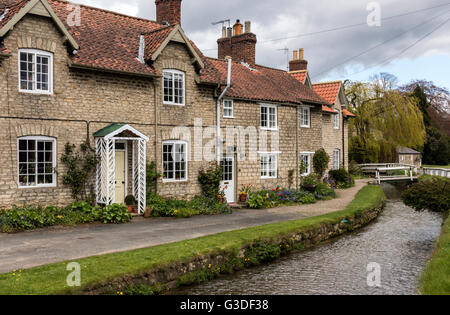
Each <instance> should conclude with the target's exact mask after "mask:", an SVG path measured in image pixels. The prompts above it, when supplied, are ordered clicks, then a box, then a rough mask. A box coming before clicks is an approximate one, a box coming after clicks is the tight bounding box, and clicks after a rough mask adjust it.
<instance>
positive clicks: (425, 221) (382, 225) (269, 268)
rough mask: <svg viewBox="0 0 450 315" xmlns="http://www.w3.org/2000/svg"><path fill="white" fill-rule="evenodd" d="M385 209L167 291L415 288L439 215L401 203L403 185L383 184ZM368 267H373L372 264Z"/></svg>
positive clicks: (410, 291) (391, 290) (335, 292)
mask: <svg viewBox="0 0 450 315" xmlns="http://www.w3.org/2000/svg"><path fill="white" fill-rule="evenodd" d="M383 189H384V191H385V194H386V196H387V197H388V202H387V206H386V208H385V211H384V212H383V213H382V214H381V215H380V217H379V218H378V219H377V220H376V221H375V222H373V223H372V224H370V225H369V226H367V227H365V228H363V229H361V230H359V231H357V232H354V233H352V234H348V235H345V236H342V237H340V238H337V239H335V240H333V241H328V242H325V243H324V244H322V245H320V246H318V247H315V248H313V249H310V250H307V251H304V252H297V253H293V254H291V255H289V256H286V257H284V258H281V259H279V260H277V261H275V262H273V263H271V264H267V265H264V266H260V267H256V268H253V269H247V270H244V271H240V272H237V273H235V274H233V275H230V276H223V277H220V278H218V279H216V280H212V281H210V282H207V283H204V284H200V285H197V286H192V287H182V288H180V289H178V290H176V291H174V292H171V294H187V295H230V294H231V295H303V294H309V295H317V294H322V295H340V294H352V295H353V294H355V295H360V294H371V295H372V294H388V295H391V294H396V295H412V294H417V293H418V292H417V287H418V279H419V276H420V274H421V272H422V270H423V269H424V267H425V264H426V262H427V261H428V259H429V258H430V255H431V252H432V250H433V248H434V243H435V241H436V239H437V238H438V236H439V233H440V230H441V224H442V220H443V217H442V216H441V215H440V214H436V213H431V212H428V211H425V212H416V211H414V210H413V209H412V208H410V207H407V206H405V205H404V204H403V202H402V201H401V199H400V193H401V189H400V188H398V187H396V186H394V185H391V184H383ZM370 263H376V264H375V265H371V266H372V267H373V266H379V267H380V269H379V271H380V273H379V276H380V278H379V279H380V281H379V284H380V286H379V287H378V286H375V287H374V286H369V285H368V281H367V278H368V275H369V273H370V272H372V271H374V269H370V271H367V270H368V265H369V264H370ZM372 267H371V268H372Z"/></svg>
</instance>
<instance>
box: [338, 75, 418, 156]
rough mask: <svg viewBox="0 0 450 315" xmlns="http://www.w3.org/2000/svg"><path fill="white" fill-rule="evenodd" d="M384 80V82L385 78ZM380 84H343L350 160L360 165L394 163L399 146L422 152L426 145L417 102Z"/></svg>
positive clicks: (378, 81) (374, 81)
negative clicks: (352, 116) (348, 113)
mask: <svg viewBox="0 0 450 315" xmlns="http://www.w3.org/2000/svg"><path fill="white" fill-rule="evenodd" d="M384 79H386V78H384ZM392 86H394V84H390V83H389V82H388V83H386V81H383V82H382V84H380V80H379V79H377V80H373V81H372V82H370V83H362V82H346V94H347V99H348V103H349V105H350V109H351V110H352V111H353V112H354V113H355V114H356V118H355V119H352V120H351V121H350V125H349V132H350V145H349V154H350V159H352V160H355V161H356V162H359V163H377V162H394V161H396V152H397V148H398V147H399V146H404V147H409V148H415V149H421V148H422V147H423V145H424V141H425V136H426V134H425V126H424V122H423V115H422V112H421V110H420V108H419V106H418V100H417V99H415V98H411V97H409V96H408V95H406V94H404V93H402V92H400V91H397V90H395V89H393V88H392Z"/></svg>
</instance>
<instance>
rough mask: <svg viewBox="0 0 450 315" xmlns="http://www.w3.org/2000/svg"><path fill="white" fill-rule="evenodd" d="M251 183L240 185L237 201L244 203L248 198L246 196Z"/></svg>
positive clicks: (249, 190)
mask: <svg viewBox="0 0 450 315" xmlns="http://www.w3.org/2000/svg"><path fill="white" fill-rule="evenodd" d="M252 187H253V185H251V184H249V185H242V187H241V191H240V192H239V201H240V202H242V203H246V202H247V200H248V196H249V195H250V193H251V189H252Z"/></svg>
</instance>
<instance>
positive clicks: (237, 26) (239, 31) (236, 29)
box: [233, 20, 242, 36]
mask: <svg viewBox="0 0 450 315" xmlns="http://www.w3.org/2000/svg"><path fill="white" fill-rule="evenodd" d="M233 30H234V36H239V35H241V34H242V24H241V21H240V20H236V24H234V26H233Z"/></svg>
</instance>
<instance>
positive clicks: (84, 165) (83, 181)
mask: <svg viewBox="0 0 450 315" xmlns="http://www.w3.org/2000/svg"><path fill="white" fill-rule="evenodd" d="M61 162H62V163H63V164H64V166H65V167H66V169H67V172H66V174H64V175H63V177H62V180H63V184H64V185H66V186H69V187H70V189H71V190H72V197H73V198H74V199H75V200H77V201H78V200H86V199H87V186H88V183H89V182H90V181H91V179H92V176H93V175H94V172H95V169H96V167H97V163H98V158H97V156H96V154H95V152H94V151H93V150H92V149H91V147H90V146H89V143H83V144H81V145H80V149H79V150H78V151H77V150H76V146H75V145H72V144H70V143H66V145H65V147H64V154H63V155H62V157H61Z"/></svg>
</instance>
